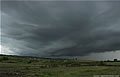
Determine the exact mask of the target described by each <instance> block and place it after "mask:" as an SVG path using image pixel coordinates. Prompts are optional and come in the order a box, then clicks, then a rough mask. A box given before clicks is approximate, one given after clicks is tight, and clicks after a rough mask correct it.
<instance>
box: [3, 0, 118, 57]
mask: <svg viewBox="0 0 120 77" xmlns="http://www.w3.org/2000/svg"><path fill="white" fill-rule="evenodd" d="M1 7H2V8H1V25H2V26H1V29H2V31H1V37H2V40H1V41H2V44H1V46H2V47H3V49H2V52H4V53H8V54H9V53H10V52H11V53H12V54H18V55H30V56H85V55H89V54H91V53H101V52H111V51H117V50H120V2H119V1H2V2H1Z"/></svg>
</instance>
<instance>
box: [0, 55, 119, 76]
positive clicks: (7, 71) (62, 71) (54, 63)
mask: <svg viewBox="0 0 120 77" xmlns="http://www.w3.org/2000/svg"><path fill="white" fill-rule="evenodd" d="M109 65H112V66H109ZM119 65H120V62H100V61H90V60H60V59H40V58H26V57H13V56H0V77H93V75H120V67H119Z"/></svg>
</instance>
